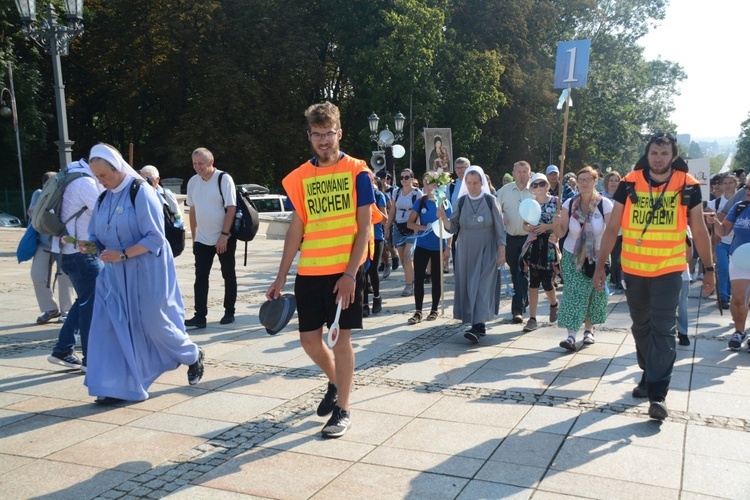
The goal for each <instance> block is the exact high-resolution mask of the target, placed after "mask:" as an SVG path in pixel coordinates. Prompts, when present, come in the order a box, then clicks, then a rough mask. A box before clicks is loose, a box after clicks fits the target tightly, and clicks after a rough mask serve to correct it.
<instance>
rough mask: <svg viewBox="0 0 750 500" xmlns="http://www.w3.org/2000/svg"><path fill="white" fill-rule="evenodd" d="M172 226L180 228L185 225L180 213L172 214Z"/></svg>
mask: <svg viewBox="0 0 750 500" xmlns="http://www.w3.org/2000/svg"><path fill="white" fill-rule="evenodd" d="M174 227H178V228H180V229H182V228H183V227H185V221H184V220H183V219H182V215H181V214H176V215H175V216H174Z"/></svg>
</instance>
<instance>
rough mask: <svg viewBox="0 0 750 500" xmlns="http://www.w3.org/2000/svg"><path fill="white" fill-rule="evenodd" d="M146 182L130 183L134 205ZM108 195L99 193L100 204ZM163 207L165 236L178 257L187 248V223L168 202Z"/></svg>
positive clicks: (139, 180) (173, 252)
mask: <svg viewBox="0 0 750 500" xmlns="http://www.w3.org/2000/svg"><path fill="white" fill-rule="evenodd" d="M144 182H146V181H144V180H142V179H135V180H134V181H133V183H132V184H131V185H130V203H132V204H133V206H134V207H135V197H136V195H137V194H138V190H139V189H141V184H143V183H144ZM106 195H107V192H106V191H104V192H103V193H102V194H100V195H99V202H98V206H101V204H102V201H103V200H104V197H105V196H106ZM159 196H161V195H159ZM162 201H163V200H162ZM162 209H163V210H164V238H165V239H166V240H167V243H169V247H170V248H171V249H172V254H173V255H174V256H175V257H177V256H179V255H180V254H181V253H182V252H183V250H185V223H184V222H183V221H182V218H179V219H178V218H177V215H176V214H174V213H172V211H171V210H170V209H169V206H168V205H167V204H166V203H162Z"/></svg>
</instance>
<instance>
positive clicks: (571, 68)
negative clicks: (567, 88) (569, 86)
mask: <svg viewBox="0 0 750 500" xmlns="http://www.w3.org/2000/svg"><path fill="white" fill-rule="evenodd" d="M577 50H578V48H577V47H573V48H571V49H568V50H566V51H565V52H568V53H570V65H569V66H568V77H567V78H566V79H565V80H563V82H565V83H570V82H577V81H578V78H576V77H575V75H574V74H573V73H574V71H575V69H576V51H577Z"/></svg>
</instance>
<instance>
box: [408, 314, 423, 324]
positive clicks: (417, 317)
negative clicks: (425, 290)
mask: <svg viewBox="0 0 750 500" xmlns="http://www.w3.org/2000/svg"><path fill="white" fill-rule="evenodd" d="M420 321H422V311H416V312H415V313H414V316H412V317H411V318H409V324H410V325H416V324H417V323H419V322H420Z"/></svg>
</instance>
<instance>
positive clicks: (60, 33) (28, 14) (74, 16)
mask: <svg viewBox="0 0 750 500" xmlns="http://www.w3.org/2000/svg"><path fill="white" fill-rule="evenodd" d="M15 2H16V8H18V13H19V14H20V16H21V22H22V23H23V32H24V33H25V34H26V36H28V37H29V38H31V39H32V40H34V41H35V42H36V43H37V44H39V46H40V47H42V48H43V49H45V50H46V51H47V52H48V53H49V54H50V55H51V56H52V75H53V77H54V81H55V106H56V108H57V132H58V137H59V139H58V140H57V141H55V144H57V150H58V153H59V156H60V168H61V169H62V168H64V167H66V166H67V165H68V163H70V162H71V161H73V141H71V140H70V138H69V137H68V115H67V112H66V107H65V85H64V84H63V78H62V66H61V63H60V56H67V55H68V49H69V47H70V42H71V41H73V39H75V38H76V37H77V36H79V35H80V34H81V33H83V22H82V20H83V0H65V11H66V12H65V20H66V21H67V22H68V24H61V23H59V22H58V21H57V13H56V12H55V10H54V8H53V7H52V4H51V3H48V4H47V17H46V18H45V19H44V20H43V21H41V22H40V23H39V24H37V22H36V0H15Z"/></svg>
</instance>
